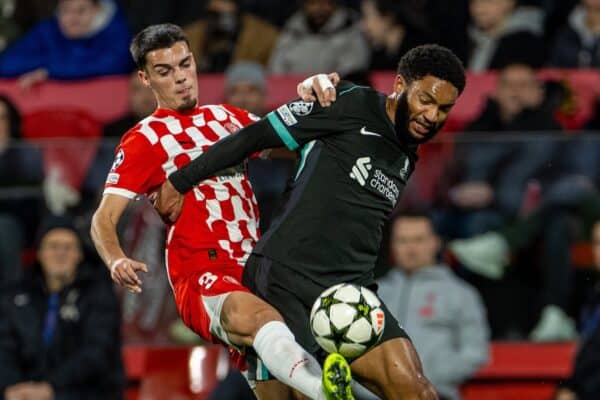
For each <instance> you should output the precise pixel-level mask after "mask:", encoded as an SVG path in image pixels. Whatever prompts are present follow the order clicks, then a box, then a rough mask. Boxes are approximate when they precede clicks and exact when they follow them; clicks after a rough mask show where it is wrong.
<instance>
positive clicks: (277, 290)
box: [242, 254, 408, 380]
mask: <svg viewBox="0 0 600 400" xmlns="http://www.w3.org/2000/svg"><path fill="white" fill-rule="evenodd" d="M342 282H344V280H343V279H340V282H339V283H342ZM242 283H243V285H244V286H246V287H247V288H248V289H250V291H251V292H252V293H254V294H255V295H257V296H258V297H260V298H262V299H263V300H265V301H266V302H267V303H269V304H271V305H272V306H273V307H275V308H276V309H277V311H279V313H280V314H281V315H282V316H283V318H284V320H285V322H286V324H287V325H288V327H289V328H290V330H291V331H292V332H293V333H294V335H295V337H296V341H297V342H298V343H299V344H300V345H301V346H302V347H304V349H305V350H307V351H308V352H309V353H311V354H312V355H313V356H315V358H316V359H317V360H319V362H321V363H322V362H323V361H324V360H325V357H326V356H327V353H326V352H325V351H324V350H323V349H321V347H320V346H319V345H318V344H317V342H316V340H315V339H314V337H313V335H312V332H311V330H310V310H311V309H312V306H313V303H314V302H315V300H316V299H317V297H318V296H319V295H320V294H321V293H322V292H323V291H324V290H325V289H327V287H325V286H321V285H320V284H318V283H316V282H314V281H312V280H310V279H307V278H305V277H303V276H301V275H299V274H297V273H296V272H295V271H293V270H291V269H290V268H289V267H286V266H285V265H283V264H281V263H278V262H277V261H274V260H271V259H269V258H267V257H264V256H259V255H256V254H253V255H252V256H250V258H249V259H248V262H247V263H246V267H245V268H244V275H243V279H242ZM369 289H371V290H373V291H374V292H376V290H377V287H376V285H373V286H372V287H369ZM382 309H383V311H384V313H385V328H384V331H383V335H382V337H381V340H380V343H383V342H385V341H387V340H390V339H395V338H408V335H407V334H406V332H405V331H404V329H402V327H401V326H400V324H399V323H398V321H396V319H395V318H394V317H393V316H392V314H391V313H390V312H389V310H388V309H387V307H386V306H385V304H383V302H382ZM248 370H249V375H250V378H255V379H256V380H265V379H261V377H262V376H265V369H264V367H263V366H262V365H261V363H260V361H256V360H252V357H249V360H248Z"/></svg>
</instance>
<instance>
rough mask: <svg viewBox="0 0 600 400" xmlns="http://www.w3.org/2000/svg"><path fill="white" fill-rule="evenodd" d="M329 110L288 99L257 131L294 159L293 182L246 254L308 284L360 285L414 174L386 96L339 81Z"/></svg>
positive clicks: (412, 154) (410, 151)
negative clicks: (271, 136) (268, 132)
mask: <svg viewBox="0 0 600 400" xmlns="http://www.w3.org/2000/svg"><path fill="white" fill-rule="evenodd" d="M337 91H338V96H337V101H336V102H334V103H333V105H332V106H331V107H329V108H322V107H320V106H319V105H318V104H317V103H305V102H303V101H294V102H290V103H288V104H286V105H283V106H281V107H279V108H278V109H277V110H276V111H273V112H272V113H270V114H269V115H268V116H267V120H268V122H269V123H268V124H265V126H267V127H268V129H269V128H270V129H272V130H273V131H274V132H276V134H277V135H279V137H280V138H281V140H282V141H283V142H284V143H285V145H286V146H287V147H288V148H289V149H290V150H297V151H299V153H300V159H299V161H298V169H297V172H296V176H295V179H294V180H293V182H291V184H290V185H289V187H288V189H287V191H286V194H285V199H284V202H283V204H282V206H281V208H280V209H279V210H278V213H277V215H276V217H275V218H274V219H273V222H272V225H271V227H270V229H269V230H267V232H265V233H264V235H263V237H262V238H261V239H260V241H259V242H258V244H257V245H256V247H255V249H254V252H255V253H257V254H262V255H265V256H267V257H269V258H272V259H274V260H276V261H278V262H280V263H282V264H284V265H287V266H289V267H290V268H291V269H293V270H295V271H297V272H298V273H299V274H302V275H304V276H306V277H308V278H309V279H311V280H314V281H316V282H320V283H325V284H329V283H331V284H333V283H336V282H339V281H340V279H343V280H344V281H350V282H356V283H359V284H368V283H371V282H372V279H373V268H374V265H375V260H376V258H377V253H378V250H379V245H380V242H381V238H382V229H383V225H384V223H385V221H386V220H387V218H388V217H389V215H390V213H391V212H392V210H393V209H394V207H395V205H396V203H397V201H398V199H399V197H400V195H401V193H402V190H403V188H404V185H405V184H406V181H407V179H408V177H409V176H410V175H411V173H412V171H413V169H414V163H415V161H416V154H415V150H416V148H415V147H412V148H411V147H409V146H406V145H404V144H403V143H401V142H400V141H399V140H398V138H397V137H396V133H395V131H394V126H393V124H392V122H391V121H390V119H389V118H388V116H387V114H386V112H385V100H386V96H385V95H383V94H381V93H378V92H376V91H374V90H373V89H371V88H369V87H363V86H355V85H351V84H347V83H341V84H340V85H339V86H338V89H337Z"/></svg>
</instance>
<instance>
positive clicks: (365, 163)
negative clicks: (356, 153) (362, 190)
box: [350, 157, 371, 186]
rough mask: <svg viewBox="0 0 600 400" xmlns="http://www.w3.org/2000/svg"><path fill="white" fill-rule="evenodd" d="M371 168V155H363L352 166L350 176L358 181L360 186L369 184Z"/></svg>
mask: <svg viewBox="0 0 600 400" xmlns="http://www.w3.org/2000/svg"><path fill="white" fill-rule="evenodd" d="M370 170H371V157H361V158H359V159H358V160H356V164H354V166H352V172H350V178H352V179H354V180H356V181H358V183H359V184H360V186H365V185H366V184H367V179H369V171H370Z"/></svg>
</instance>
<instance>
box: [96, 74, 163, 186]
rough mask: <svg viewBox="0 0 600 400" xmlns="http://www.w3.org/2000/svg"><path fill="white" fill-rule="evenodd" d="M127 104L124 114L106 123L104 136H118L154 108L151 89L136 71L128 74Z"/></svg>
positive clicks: (154, 102) (154, 103)
mask: <svg viewBox="0 0 600 400" xmlns="http://www.w3.org/2000/svg"><path fill="white" fill-rule="evenodd" d="M128 104H129V109H128V110H127V113H126V114H125V115H123V116H121V117H119V118H118V119H116V120H114V121H112V122H109V123H108V124H106V126H105V127H104V137H115V138H120V137H121V136H122V135H123V134H124V133H125V132H127V131H128V130H129V129H131V128H132V127H133V126H135V125H136V124H137V123H138V122H140V121H141V120H142V119H144V118H146V117H147V116H148V115H150V114H152V113H153V112H154V110H155V109H156V99H155V98H154V95H153V94H152V90H151V89H150V88H148V87H145V86H144V85H142V82H141V81H140V78H139V77H138V73H137V71H134V72H132V73H131V74H130V75H129V92H128ZM105 175H106V171H105Z"/></svg>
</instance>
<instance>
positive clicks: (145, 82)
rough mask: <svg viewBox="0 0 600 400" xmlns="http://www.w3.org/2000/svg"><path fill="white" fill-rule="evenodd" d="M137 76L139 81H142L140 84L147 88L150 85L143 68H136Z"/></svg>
mask: <svg viewBox="0 0 600 400" xmlns="http://www.w3.org/2000/svg"><path fill="white" fill-rule="evenodd" d="M138 77H139V78H140V81H141V82H142V85H144V86H145V87H147V88H149V87H151V85H150V80H149V79H148V74H147V73H146V71H145V70H142V69H139V70H138Z"/></svg>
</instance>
